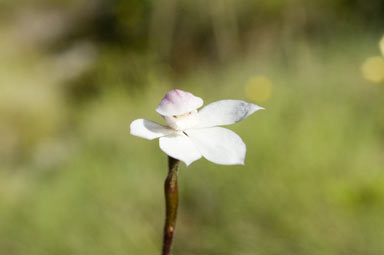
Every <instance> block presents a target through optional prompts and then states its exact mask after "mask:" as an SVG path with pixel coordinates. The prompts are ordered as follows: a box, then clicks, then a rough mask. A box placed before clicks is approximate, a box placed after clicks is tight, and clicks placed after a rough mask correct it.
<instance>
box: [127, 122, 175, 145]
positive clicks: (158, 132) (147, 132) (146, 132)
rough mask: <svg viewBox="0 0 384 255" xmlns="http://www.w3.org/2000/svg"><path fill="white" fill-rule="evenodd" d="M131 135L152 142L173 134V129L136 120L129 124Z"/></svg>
mask: <svg viewBox="0 0 384 255" xmlns="http://www.w3.org/2000/svg"><path fill="white" fill-rule="evenodd" d="M130 128H131V134H132V135H135V136H139V137H142V138H145V139H148V140H152V139H155V138H158V137H161V136H165V135H169V134H172V133H173V132H175V131H174V130H173V129H171V128H169V127H166V126H162V125H160V124H157V123H156V122H153V121H150V120H145V119H137V120H134V121H132V123H131V126H130Z"/></svg>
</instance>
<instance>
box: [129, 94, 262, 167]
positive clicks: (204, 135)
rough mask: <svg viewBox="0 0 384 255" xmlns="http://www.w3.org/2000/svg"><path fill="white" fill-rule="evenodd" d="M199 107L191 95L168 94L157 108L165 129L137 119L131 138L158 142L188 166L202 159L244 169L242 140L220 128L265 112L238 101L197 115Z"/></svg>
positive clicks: (207, 108)
mask: <svg viewBox="0 0 384 255" xmlns="http://www.w3.org/2000/svg"><path fill="white" fill-rule="evenodd" d="M202 105H203V100H202V99H201V98H200V97H197V96H194V95H193V94H192V93H189V92H185V91H182V90H178V89H175V90H171V91H169V92H168V93H167V94H166V95H165V97H164V98H163V99H162V100H161V102H160V104H159V106H158V107H157V108H156V112H157V113H159V114H160V115H161V116H163V118H164V119H165V121H166V122H167V124H168V125H167V126H163V125H160V124H158V123H155V122H153V121H150V120H146V119H137V120H134V121H133V122H132V123H131V126H130V128H131V134H132V135H135V136H139V137H142V138H145V139H148V140H152V139H155V138H160V139H159V144H160V149H161V150H162V151H164V152H165V153H166V154H167V155H168V156H170V157H173V158H175V159H178V160H181V161H183V162H184V163H185V164H186V165H187V166H188V165H190V164H191V163H192V162H194V161H195V160H198V159H200V158H201V157H202V156H203V157H204V158H206V159H207V160H209V161H211V162H213V163H216V164H223V165H236V164H241V165H243V164H244V159H245V154H246V146H245V144H244V142H243V140H242V139H241V138H240V137H239V136H238V135H237V134H236V133H234V132H233V131H231V130H229V129H226V128H222V127H219V126H222V125H229V124H233V123H236V122H239V121H241V120H243V119H245V118H247V117H248V116H249V115H251V114H252V113H254V112H256V111H258V110H261V109H264V108H263V107H260V106H258V105H255V104H251V103H247V102H244V101H240V100H221V101H217V102H213V103H211V104H209V105H207V106H205V107H204V108H202V109H201V110H200V111H197V109H198V108H200V107H201V106H202Z"/></svg>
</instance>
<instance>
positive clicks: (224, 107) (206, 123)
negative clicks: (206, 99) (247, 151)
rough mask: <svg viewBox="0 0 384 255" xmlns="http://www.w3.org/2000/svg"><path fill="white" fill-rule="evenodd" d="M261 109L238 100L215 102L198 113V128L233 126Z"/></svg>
mask: <svg viewBox="0 0 384 255" xmlns="http://www.w3.org/2000/svg"><path fill="white" fill-rule="evenodd" d="M261 109H264V108H263V107H260V106H258V105H255V104H250V103H247V102H244V101H240V100H220V101H216V102H213V103H211V104H209V105H207V106H206V107H204V108H203V109H201V111H200V112H199V118H200V125H199V127H214V126H221V125H229V124H233V123H236V122H239V121H240V120H243V119H245V118H247V117H248V116H249V115H251V114H252V113H254V112H256V111H258V110H261Z"/></svg>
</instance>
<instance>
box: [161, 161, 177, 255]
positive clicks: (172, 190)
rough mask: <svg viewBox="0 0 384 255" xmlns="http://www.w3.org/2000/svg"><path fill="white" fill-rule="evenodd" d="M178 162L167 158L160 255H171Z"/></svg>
mask: <svg viewBox="0 0 384 255" xmlns="http://www.w3.org/2000/svg"><path fill="white" fill-rule="evenodd" d="M179 164H180V161H179V160H177V159H174V158H172V157H168V176H167V179H166V180H165V183H164V193H165V225H164V236H163V252H162V255H172V248H173V237H174V234H175V229H176V218H177V207H178V205H179V193H178V190H177V170H178V168H179Z"/></svg>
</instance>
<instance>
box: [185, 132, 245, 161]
mask: <svg viewBox="0 0 384 255" xmlns="http://www.w3.org/2000/svg"><path fill="white" fill-rule="evenodd" d="M185 132H186V133H187V135H188V136H189V138H190V139H191V140H192V142H193V143H194V144H195V145H196V147H197V148H198V149H199V151H200V152H201V154H203V156H204V157H205V158H206V159H208V160H209V161H212V162H213V163H216V164H222V165H244V159H245V153H246V146H245V144H244V142H243V140H241V138H240V137H239V136H238V135H237V134H236V133H234V132H233V131H231V130H229V129H226V128H222V127H211V128H202V129H190V130H187V131H185Z"/></svg>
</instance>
